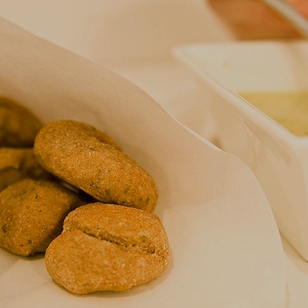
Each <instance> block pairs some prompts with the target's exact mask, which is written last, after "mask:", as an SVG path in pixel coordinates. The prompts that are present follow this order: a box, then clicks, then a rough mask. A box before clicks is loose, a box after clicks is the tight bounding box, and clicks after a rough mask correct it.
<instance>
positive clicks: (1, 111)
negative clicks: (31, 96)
mask: <svg viewBox="0 0 308 308" xmlns="http://www.w3.org/2000/svg"><path fill="white" fill-rule="evenodd" d="M41 127H42V123H41V121H40V120H39V119H38V118H37V117H36V116H35V115H34V114H33V113H32V112H31V111H30V110H29V109H27V108H25V107H23V106H21V105H19V104H18V103H16V102H14V101H12V100H10V99H8V98H4V97H0V146H1V147H31V146H33V142H34V138H35V136H36V134H37V133H38V131H39V130H40V129H41Z"/></svg>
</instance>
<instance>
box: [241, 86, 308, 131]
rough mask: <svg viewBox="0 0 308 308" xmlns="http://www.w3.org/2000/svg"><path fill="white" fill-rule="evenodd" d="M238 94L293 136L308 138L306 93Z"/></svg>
mask: <svg viewBox="0 0 308 308" xmlns="http://www.w3.org/2000/svg"><path fill="white" fill-rule="evenodd" d="M239 94H240V95H241V96H242V97H243V98H244V99H246V100H247V101H248V102H249V103H251V104H252V105H254V106H255V107H257V108H258V109H259V110H261V111H262V112H264V113H265V114H267V115H268V116H270V117H271V118H273V119H274V120H276V121H277V122H278V123H280V124H281V125H283V126H284V127H286V128H287V129H288V130H289V131H290V132H292V133H293V134H295V135H298V136H308V91H307V92H285V93H284V92H281V93H280V92H264V93H263V92H259V93H258V92H251V93H250V92H247V93H239Z"/></svg>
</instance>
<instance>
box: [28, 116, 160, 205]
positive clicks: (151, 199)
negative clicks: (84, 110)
mask: <svg viewBox="0 0 308 308" xmlns="http://www.w3.org/2000/svg"><path fill="white" fill-rule="evenodd" d="M100 134H101V133H99V132H98V131H97V130H96V129H95V128H93V127H91V126H90V125H87V124H85V123H81V122H77V121H71V120H61V121H56V122H51V123H49V124H47V125H45V126H44V127H43V128H42V129H41V130H40V132H39V133H38V135H37V136H36V139H35V144H34V153H35V155H36V158H37V160H38V162H39V163H40V164H41V165H42V166H43V167H44V168H45V169H46V170H48V171H49V172H51V173H53V174H54V175H55V176H57V177H59V178H61V179H63V180H64V181H66V182H68V183H70V184H71V185H73V186H76V187H77V188H79V189H81V190H83V191H85V192H86V193H88V194H89V195H91V196H92V197H94V198H95V199H97V200H99V201H102V202H105V203H114V204H121V205H126V206H131V207H136V208H140V209H144V210H147V211H153V209H154V207H155V205H156V202H157V189H156V185H155V183H154V181H153V179H152V177H151V176H150V175H149V174H148V173H147V172H146V171H145V170H144V169H143V168H141V167H140V166H139V165H138V164H137V163H136V162H135V161H134V160H133V159H131V158H130V157H128V156H127V155H125V154H124V153H123V152H121V151H119V150H118V149H116V148H115V147H114V146H112V145H110V144H109V143H106V142H104V140H103V142H102V141H101V139H100V138H99V137H98V136H99V135H100Z"/></svg>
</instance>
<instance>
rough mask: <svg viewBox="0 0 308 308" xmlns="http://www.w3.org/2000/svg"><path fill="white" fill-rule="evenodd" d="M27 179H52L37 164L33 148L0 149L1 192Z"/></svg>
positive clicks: (49, 174)
mask: <svg viewBox="0 0 308 308" xmlns="http://www.w3.org/2000/svg"><path fill="white" fill-rule="evenodd" d="M25 178H33V179H37V180H39V179H42V180H43V179H52V178H53V176H52V175H51V173H49V172H47V171H46V170H45V169H44V168H42V167H41V165H40V164H39V163H38V162H37V160H36V159H35V156H34V152H33V148H0V191H1V190H3V189H4V188H5V187H7V186H8V185H10V184H13V183H15V182H17V181H20V180H22V179H25Z"/></svg>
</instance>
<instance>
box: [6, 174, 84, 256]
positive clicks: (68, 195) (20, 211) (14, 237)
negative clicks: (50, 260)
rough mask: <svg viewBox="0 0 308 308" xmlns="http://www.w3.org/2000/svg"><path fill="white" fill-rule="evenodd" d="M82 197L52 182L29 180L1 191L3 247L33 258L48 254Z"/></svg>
mask: <svg viewBox="0 0 308 308" xmlns="http://www.w3.org/2000/svg"><path fill="white" fill-rule="evenodd" d="M82 204H83V202H82V201H81V200H80V199H79V197H78V196H77V195H76V194H74V193H73V192H71V191H70V190H67V189H65V188H63V187H62V186H60V185H59V184H57V183H55V182H51V181H35V180H32V179H25V180H22V181H19V182H17V183H14V184H12V185H10V186H8V187H7V188H5V189H4V190H3V191H2V192H0V247H3V248H5V249H7V250H8V251H10V252H12V253H14V254H17V255H21V256H30V255H33V254H35V253H41V252H45V250H46V248H47V246H48V245H49V244H50V242H51V241H52V240H53V239H54V238H55V237H56V236H58V235H59V234H60V233H61V231H62V226H63V221H64V218H65V217H66V215H67V214H68V213H69V211H71V210H73V209H75V208H76V207H77V206H80V205H82Z"/></svg>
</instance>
